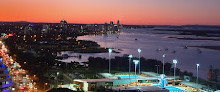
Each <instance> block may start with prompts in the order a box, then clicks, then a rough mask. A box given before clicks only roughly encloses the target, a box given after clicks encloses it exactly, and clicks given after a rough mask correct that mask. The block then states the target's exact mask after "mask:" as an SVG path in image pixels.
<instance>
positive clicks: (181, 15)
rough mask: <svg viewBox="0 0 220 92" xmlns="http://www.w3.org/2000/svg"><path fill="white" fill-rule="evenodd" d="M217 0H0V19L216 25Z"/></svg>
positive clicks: (218, 19) (218, 14)
mask: <svg viewBox="0 0 220 92" xmlns="http://www.w3.org/2000/svg"><path fill="white" fill-rule="evenodd" d="M219 3H220V0H212V1H210V0H164V1H156V0H126V1H125V0H2V1H1V3H0V12H1V14H0V21H28V22H46V23H59V22H60V20H62V19H65V20H67V22H68V23H82V24H95V23H97V24H104V23H105V22H107V23H109V22H110V21H114V23H116V22H117V20H120V22H121V23H122V24H134V25H136V24H137V25H188V24H198V25H220V11H219V9H220V6H219Z"/></svg>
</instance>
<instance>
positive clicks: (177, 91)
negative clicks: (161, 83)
mask: <svg viewBox="0 0 220 92" xmlns="http://www.w3.org/2000/svg"><path fill="white" fill-rule="evenodd" d="M153 86H155V87H158V85H153ZM160 88H161V89H164V88H165V89H167V90H169V92H184V90H181V89H179V88H176V87H173V86H168V87H160Z"/></svg>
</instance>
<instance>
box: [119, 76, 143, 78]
mask: <svg viewBox="0 0 220 92" xmlns="http://www.w3.org/2000/svg"><path fill="white" fill-rule="evenodd" d="M119 78H121V79H128V78H140V77H138V76H130V77H129V76H119Z"/></svg>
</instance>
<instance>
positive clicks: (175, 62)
mask: <svg viewBox="0 0 220 92" xmlns="http://www.w3.org/2000/svg"><path fill="white" fill-rule="evenodd" d="M173 64H174V73H173V74H174V81H173V82H174V85H175V73H176V64H177V60H176V59H174V60H173Z"/></svg>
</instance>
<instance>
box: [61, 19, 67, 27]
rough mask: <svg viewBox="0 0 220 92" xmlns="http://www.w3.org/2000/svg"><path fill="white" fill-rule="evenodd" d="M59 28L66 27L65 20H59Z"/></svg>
mask: <svg viewBox="0 0 220 92" xmlns="http://www.w3.org/2000/svg"><path fill="white" fill-rule="evenodd" d="M60 28H61V29H62V28H64V29H67V22H66V20H61V21H60Z"/></svg>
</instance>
